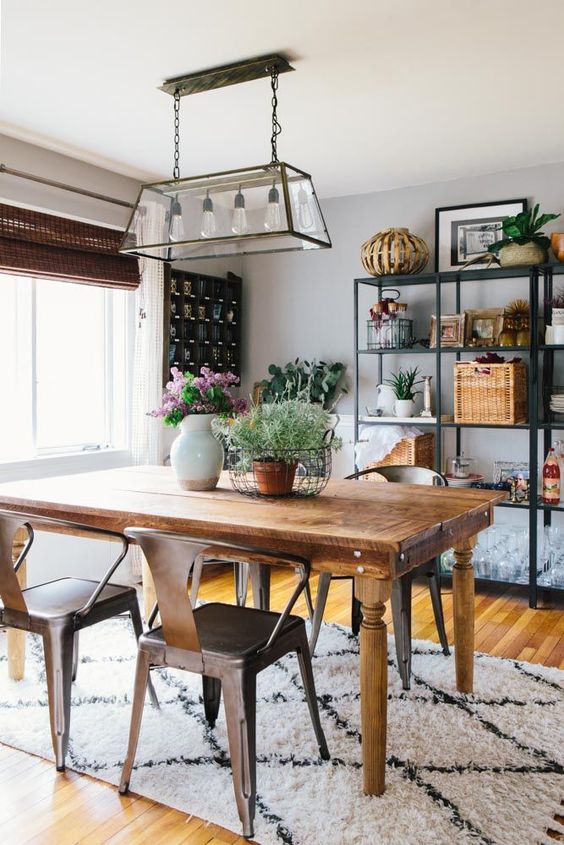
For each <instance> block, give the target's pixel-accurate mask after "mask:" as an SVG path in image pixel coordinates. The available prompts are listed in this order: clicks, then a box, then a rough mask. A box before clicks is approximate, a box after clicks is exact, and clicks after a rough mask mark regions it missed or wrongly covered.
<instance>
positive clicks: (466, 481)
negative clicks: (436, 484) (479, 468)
mask: <svg viewBox="0 0 564 845" xmlns="http://www.w3.org/2000/svg"><path fill="white" fill-rule="evenodd" d="M445 478H446V480H447V481H448V486H449V487H471V486H472V484H474V482H476V481H483V480H484V476H483V475H478V474H477V473H475V472H473V473H472V474H471V475H468V476H466V478H457V477H456V476H454V475H451V473H449V472H447V474H446V476H445Z"/></svg>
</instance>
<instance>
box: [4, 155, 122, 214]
mask: <svg viewBox="0 0 564 845" xmlns="http://www.w3.org/2000/svg"><path fill="white" fill-rule="evenodd" d="M0 173H6V174H7V175H8V176H17V177H18V178H20V179H29V181H30V182H39V183H40V184H41V185H49V186H50V187H51V188H60V189H61V191H72V193H74V194H81V195H82V196H84V197H91V198H92V199H95V200H102V202H111V203H113V204H114V205H121V206H123V207H124V208H133V203H132V202H126V200H118V199H116V198H115V197H107V196H105V195H104V194H97V193H95V192H94V191H87V190H86V189H85V188H75V187H74V186H73V185H66V184H65V183H64V182H54V181H53V180H52V179H45V178H44V177H43V176H34V175H33V173H24V171H23V170H14V169H13V168H11V167H7V166H6V165H5V164H0Z"/></svg>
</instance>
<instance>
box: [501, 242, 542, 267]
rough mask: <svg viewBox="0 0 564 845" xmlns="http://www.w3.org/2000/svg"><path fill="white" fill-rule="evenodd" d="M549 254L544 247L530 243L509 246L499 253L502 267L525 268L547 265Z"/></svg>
mask: <svg viewBox="0 0 564 845" xmlns="http://www.w3.org/2000/svg"><path fill="white" fill-rule="evenodd" d="M547 261H548V252H547V251H546V249H543V248H542V246H539V245H538V244H535V243H533V242H532V241H529V243H527V244H508V245H507V246H503V247H502V248H501V249H500V251H499V263H500V264H501V266H502V267H523V266H526V265H528V264H546V262H547Z"/></svg>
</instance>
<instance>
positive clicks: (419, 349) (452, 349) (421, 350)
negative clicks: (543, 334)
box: [357, 346, 564, 355]
mask: <svg viewBox="0 0 564 845" xmlns="http://www.w3.org/2000/svg"><path fill="white" fill-rule="evenodd" d="M551 348H554V347H551ZM561 348H562V349H564V346H563V347H561ZM438 351H439V352H440V353H441V352H442V353H445V354H450V355H452V354H456V353H457V352H463V353H466V354H469V355H484V354H485V353H486V352H497V353H500V354H503V353H507V352H521V353H522V354H526V353H529V352H530V351H531V347H530V346H441V347H440V349H439V350H438ZM436 352H437V349H436V347H433V348H428V347H425V346H409V347H400V348H398V349H358V350H357V354H358V355H405V354H411V355H426V354H428V353H431V354H435V353H436Z"/></svg>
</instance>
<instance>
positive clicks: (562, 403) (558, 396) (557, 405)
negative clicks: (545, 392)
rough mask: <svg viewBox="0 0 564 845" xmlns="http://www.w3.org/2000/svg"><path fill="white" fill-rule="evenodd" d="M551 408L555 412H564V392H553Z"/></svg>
mask: <svg viewBox="0 0 564 845" xmlns="http://www.w3.org/2000/svg"><path fill="white" fill-rule="evenodd" d="M550 410H551V411H552V412H553V413H554V414H564V393H553V394H552V396H551V397H550Z"/></svg>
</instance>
